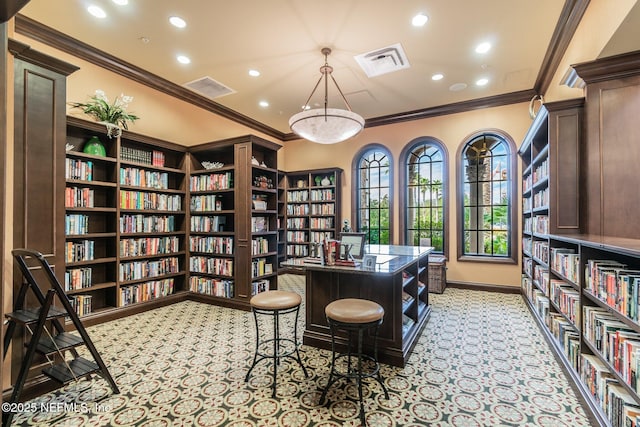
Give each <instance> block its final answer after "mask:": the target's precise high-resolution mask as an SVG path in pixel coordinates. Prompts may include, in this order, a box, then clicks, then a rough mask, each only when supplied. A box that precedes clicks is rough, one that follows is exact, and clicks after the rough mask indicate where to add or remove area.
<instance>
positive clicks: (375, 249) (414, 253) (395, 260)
mask: <svg viewBox="0 0 640 427" xmlns="http://www.w3.org/2000/svg"><path fill="white" fill-rule="evenodd" d="M431 251H433V248H432V247H426V246H399V245H366V246H365V248H364V253H365V255H375V256H376V266H375V269H367V268H365V267H363V266H362V262H358V264H357V265H356V266H355V267H350V266H341V265H321V264H317V263H309V262H305V259H306V258H295V259H290V260H286V261H284V262H283V263H282V264H281V265H282V266H283V267H292V268H302V269H305V270H319V271H336V272H340V273H358V274H362V273H364V274H395V273H397V272H399V271H401V270H403V269H404V268H406V266H407V265H408V264H411V263H412V262H414V261H415V260H416V259H418V258H421V257H423V256H425V255H428V254H429V253H430V252H431Z"/></svg>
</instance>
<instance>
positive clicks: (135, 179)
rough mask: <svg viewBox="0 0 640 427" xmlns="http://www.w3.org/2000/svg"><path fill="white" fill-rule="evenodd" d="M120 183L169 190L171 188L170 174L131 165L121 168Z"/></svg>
mask: <svg viewBox="0 0 640 427" xmlns="http://www.w3.org/2000/svg"><path fill="white" fill-rule="evenodd" d="M120 184H121V185H131V186H136V187H145V188H155V189H158V190H167V189H168V188H169V174H168V173H167V172H157V171H149V170H144V169H138V168H130V167H128V168H120Z"/></svg>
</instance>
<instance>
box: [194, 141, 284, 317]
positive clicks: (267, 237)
mask: <svg viewBox="0 0 640 427" xmlns="http://www.w3.org/2000/svg"><path fill="white" fill-rule="evenodd" d="M279 148H280V146H279V145H278V144H275V143H272V142H269V141H266V140H264V139H261V138H258V137H255V136H246V137H241V138H233V139H229V140H224V141H216V142H211V143H207V144H202V145H199V146H196V147H191V148H190V158H191V161H190V168H189V170H190V179H191V180H192V181H190V183H191V185H190V190H189V198H190V200H191V207H192V209H191V210H190V213H189V218H190V219H189V224H190V232H189V233H190V234H189V242H190V243H189V259H190V267H191V268H190V279H189V284H190V285H189V289H190V290H191V291H192V292H194V293H195V294H196V295H197V297H198V299H200V300H203V301H207V302H213V303H215V304H220V305H225V306H229V307H234V308H241V309H248V308H249V300H250V299H251V297H252V296H253V295H255V294H256V293H258V292H261V291H264V290H267V289H276V288H277V266H278V191H279V190H278V188H277V186H278V170H277V150H278V149H279ZM203 162H204V163H205V164H206V162H219V163H222V164H223V166H222V167H220V168H217V169H211V170H206V169H205V168H204V166H203ZM222 175H224V176H225V177H226V178H224V179H222V178H215V177H217V176H222ZM218 180H222V181H225V182H227V183H228V184H225V185H222V186H221V187H220V186H218V187H216V185H215V184H212V187H208V186H207V185H204V188H203V187H198V188H197V189H196V187H193V185H194V184H195V183H200V184H206V182H208V181H209V182H216V181H218ZM197 199H201V200H202V201H205V200H209V203H208V204H205V205H202V203H201V206H200V207H197V208H196V205H195V204H194V202H193V201H194V200H197ZM213 225H215V226H213ZM201 245H204V246H201ZM210 246H211V247H210ZM213 246H216V247H218V248H219V249H216V250H210V249H212V248H213Z"/></svg>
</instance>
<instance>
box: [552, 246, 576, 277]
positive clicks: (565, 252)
mask: <svg viewBox="0 0 640 427" xmlns="http://www.w3.org/2000/svg"><path fill="white" fill-rule="evenodd" d="M550 258H551V259H550V263H551V268H552V269H553V270H555V271H557V272H558V273H560V274H562V275H563V276H564V277H566V278H567V279H569V280H571V281H572V282H573V283H575V284H577V285H579V284H580V256H579V255H578V254H577V253H575V250H573V249H571V248H551V257H550Z"/></svg>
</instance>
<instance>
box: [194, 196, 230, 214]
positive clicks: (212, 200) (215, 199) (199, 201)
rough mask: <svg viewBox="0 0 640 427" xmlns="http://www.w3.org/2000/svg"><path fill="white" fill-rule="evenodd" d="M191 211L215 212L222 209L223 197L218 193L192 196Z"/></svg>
mask: <svg viewBox="0 0 640 427" xmlns="http://www.w3.org/2000/svg"><path fill="white" fill-rule="evenodd" d="M189 209H190V210H191V212H213V211H221V210H222V197H221V196H218V195H216V194H206V195H200V196H191V202H190V203H189Z"/></svg>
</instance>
